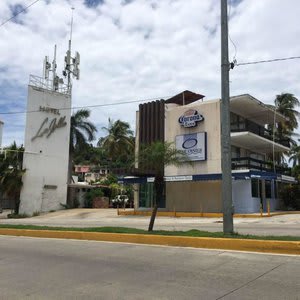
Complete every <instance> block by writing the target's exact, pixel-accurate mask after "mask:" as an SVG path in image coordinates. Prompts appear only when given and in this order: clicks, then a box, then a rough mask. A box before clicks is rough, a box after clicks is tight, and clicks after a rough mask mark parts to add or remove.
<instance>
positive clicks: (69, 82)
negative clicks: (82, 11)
mask: <svg viewBox="0 0 300 300" xmlns="http://www.w3.org/2000/svg"><path fill="white" fill-rule="evenodd" d="M74 9H75V8H74V7H71V10H72V14H71V29H70V39H69V50H68V52H69V53H68V55H67V56H68V57H69V59H71V48H72V34H73V11H74ZM70 64H71V62H70V61H69V66H70ZM71 85H72V83H71V73H70V72H68V90H71Z"/></svg>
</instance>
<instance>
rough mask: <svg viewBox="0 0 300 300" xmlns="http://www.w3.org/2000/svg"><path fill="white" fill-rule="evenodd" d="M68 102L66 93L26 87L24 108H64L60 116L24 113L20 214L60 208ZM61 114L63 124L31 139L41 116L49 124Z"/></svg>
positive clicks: (63, 193)
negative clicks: (46, 133)
mask: <svg viewBox="0 0 300 300" xmlns="http://www.w3.org/2000/svg"><path fill="white" fill-rule="evenodd" d="M70 105H71V99H70V96H67V95H64V94H60V93H56V92H52V91H47V90H43V89H39V88H36V87H32V86H29V87H28V103H27V110H28V111H38V110H39V108H40V106H42V107H49V108H55V109H62V108H63V109H64V110H60V111H59V112H60V115H56V114H53V113H50V112H44V111H39V112H35V113H29V114H27V117H26V132H25V154H24V160H23V167H24V168H25V169H26V172H25V175H24V177H23V183H24V184H23V188H22V191H21V197H20V199H21V203H20V212H21V213H27V214H32V213H33V212H35V211H49V210H58V209H62V206H61V205H60V203H62V204H65V203H66V200H67V181H68V161H69V139H70V109H66V108H69V107H70ZM63 116H66V123H67V124H66V126H64V127H62V128H57V129H56V130H55V131H54V132H53V133H52V134H51V135H50V136H49V137H46V135H44V136H42V137H38V138H36V139H35V140H33V141H32V137H34V136H35V135H36V133H37V131H38V130H39V128H40V126H41V124H42V123H43V121H44V120H45V118H49V120H48V122H47V124H48V126H49V123H50V121H51V120H52V119H53V118H57V120H58V119H59V118H60V117H63Z"/></svg>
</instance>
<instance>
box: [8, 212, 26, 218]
mask: <svg viewBox="0 0 300 300" xmlns="http://www.w3.org/2000/svg"><path fill="white" fill-rule="evenodd" d="M7 218H9V219H23V218H29V216H28V215H27V214H15V213H13V214H9V215H7Z"/></svg>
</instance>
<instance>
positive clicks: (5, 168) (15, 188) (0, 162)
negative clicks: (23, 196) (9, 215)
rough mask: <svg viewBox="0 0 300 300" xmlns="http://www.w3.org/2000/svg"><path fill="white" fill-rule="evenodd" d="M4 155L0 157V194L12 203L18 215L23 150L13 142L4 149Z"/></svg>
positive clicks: (21, 183) (22, 171) (23, 171)
mask: <svg viewBox="0 0 300 300" xmlns="http://www.w3.org/2000/svg"><path fill="white" fill-rule="evenodd" d="M5 153H6V154H5V155H2V156H1V157H0V192H1V193H2V194H3V195H6V196H7V197H8V198H9V199H10V200H13V201H14V204H15V214H18V213H19V205H20V192H21V188H22V185H23V182H22V176H23V175H24V173H25V170H24V169H23V168H22V162H23V153H24V148H23V146H20V147H18V146H17V145H16V143H15V142H14V143H13V144H12V145H11V146H10V147H8V148H6V149H5Z"/></svg>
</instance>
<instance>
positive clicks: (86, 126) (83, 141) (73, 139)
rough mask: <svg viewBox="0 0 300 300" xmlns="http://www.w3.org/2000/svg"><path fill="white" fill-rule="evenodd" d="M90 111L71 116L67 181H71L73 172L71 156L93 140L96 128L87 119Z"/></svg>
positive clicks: (79, 111)
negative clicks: (76, 149)
mask: <svg viewBox="0 0 300 300" xmlns="http://www.w3.org/2000/svg"><path fill="white" fill-rule="evenodd" d="M90 114H91V112H90V110H88V109H81V110H78V111H77V112H76V113H75V114H73V115H72V116H71V128H70V148H69V181H71V176H72V170H73V154H74V152H75V148H78V149H83V148H85V147H87V146H88V145H89V144H88V142H91V141H93V140H94V139H95V133H96V132H97V128H96V126H95V125H94V124H93V123H91V122H90V121H89V120H88V118H89V117H90Z"/></svg>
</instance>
